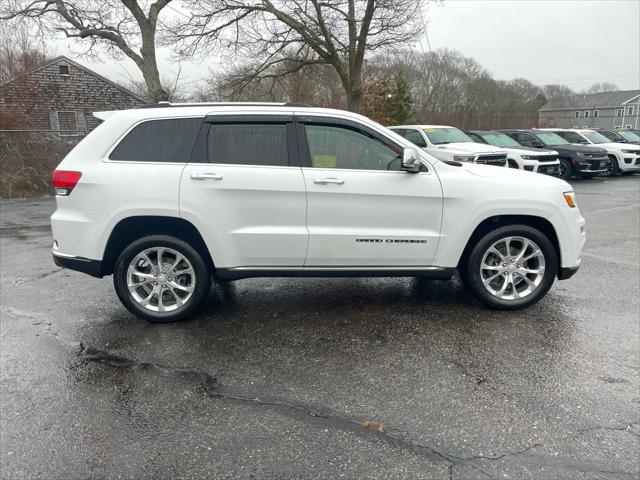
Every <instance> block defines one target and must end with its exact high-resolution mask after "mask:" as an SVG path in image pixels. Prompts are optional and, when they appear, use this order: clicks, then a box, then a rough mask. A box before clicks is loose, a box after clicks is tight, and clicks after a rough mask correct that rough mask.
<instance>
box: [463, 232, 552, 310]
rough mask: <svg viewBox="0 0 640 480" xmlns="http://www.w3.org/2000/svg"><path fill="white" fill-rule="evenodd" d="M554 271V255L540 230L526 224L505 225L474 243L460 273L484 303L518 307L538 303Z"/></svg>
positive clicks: (497, 307) (510, 307)
mask: <svg viewBox="0 0 640 480" xmlns="http://www.w3.org/2000/svg"><path fill="white" fill-rule="evenodd" d="M557 271H558V255H557V253H556V250H555V248H554V246H553V244H552V243H551V241H550V240H549V239H548V238H547V236H546V235H545V234H544V233H542V232H541V231H540V230H537V229H535V228H532V227H529V226H527V225H508V226H504V227H501V228H498V229H496V230H493V231H491V232H489V233H487V234H486V235H485V236H484V237H482V238H481V239H480V241H479V242H477V243H476V245H475V246H474V247H473V249H472V250H471V252H470V253H469V255H468V256H467V259H466V262H465V263H464V265H463V268H462V271H461V275H462V276H463V280H464V283H465V285H466V286H467V287H468V288H470V290H471V292H472V293H473V295H474V296H475V297H476V298H477V299H478V300H480V301H481V302H482V303H483V304H485V305H486V306H489V307H491V308H496V309H500V310H518V309H521V308H526V307H529V306H531V305H533V304H534V303H536V302H538V300H540V299H541V298H542V297H543V296H544V295H545V294H546V293H547V292H548V291H549V289H550V288H551V286H552V285H553V282H554V279H555V276H556V272H557Z"/></svg>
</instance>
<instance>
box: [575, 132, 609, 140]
mask: <svg viewBox="0 0 640 480" xmlns="http://www.w3.org/2000/svg"><path fill="white" fill-rule="evenodd" d="M580 133H581V134H582V136H584V137H587V138H588V139H589V141H590V142H591V143H611V140H609V139H608V138H607V137H605V136H604V135H602V134H601V133H598V132H594V131H593V130H582V131H581V132H580Z"/></svg>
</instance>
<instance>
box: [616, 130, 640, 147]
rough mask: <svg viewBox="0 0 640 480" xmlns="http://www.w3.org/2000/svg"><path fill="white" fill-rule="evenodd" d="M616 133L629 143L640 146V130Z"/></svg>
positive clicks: (618, 131) (617, 131)
mask: <svg viewBox="0 0 640 480" xmlns="http://www.w3.org/2000/svg"><path fill="white" fill-rule="evenodd" d="M615 132H616V133H617V134H618V135H620V136H621V137H622V138H624V139H625V140H626V141H627V142H628V143H636V144H640V130H616V131H615Z"/></svg>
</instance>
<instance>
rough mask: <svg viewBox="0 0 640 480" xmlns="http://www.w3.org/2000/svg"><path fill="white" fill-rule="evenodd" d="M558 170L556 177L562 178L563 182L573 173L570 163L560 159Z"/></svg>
mask: <svg viewBox="0 0 640 480" xmlns="http://www.w3.org/2000/svg"><path fill="white" fill-rule="evenodd" d="M558 170H559V173H558V176H559V177H560V178H562V179H563V180H570V179H571V174H572V172H573V169H572V168H571V163H570V162H569V160H566V159H564V158H561V159H560V165H559V166H558Z"/></svg>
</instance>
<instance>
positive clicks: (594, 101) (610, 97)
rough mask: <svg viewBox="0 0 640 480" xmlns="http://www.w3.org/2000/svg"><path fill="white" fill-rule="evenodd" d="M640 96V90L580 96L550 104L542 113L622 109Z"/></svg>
mask: <svg viewBox="0 0 640 480" xmlns="http://www.w3.org/2000/svg"><path fill="white" fill-rule="evenodd" d="M638 96H640V90H624V91H621V92H602V93H590V94H579V95H575V96H574V97H573V98H568V99H563V100H556V101H551V102H548V103H547V104H546V105H544V106H543V107H542V108H541V109H540V111H541V112H547V111H553V110H576V109H581V108H607V107H608V108H612V107H621V106H622V105H624V104H625V103H627V102H629V101H630V100H633V99H635V98H637V97H638Z"/></svg>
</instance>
